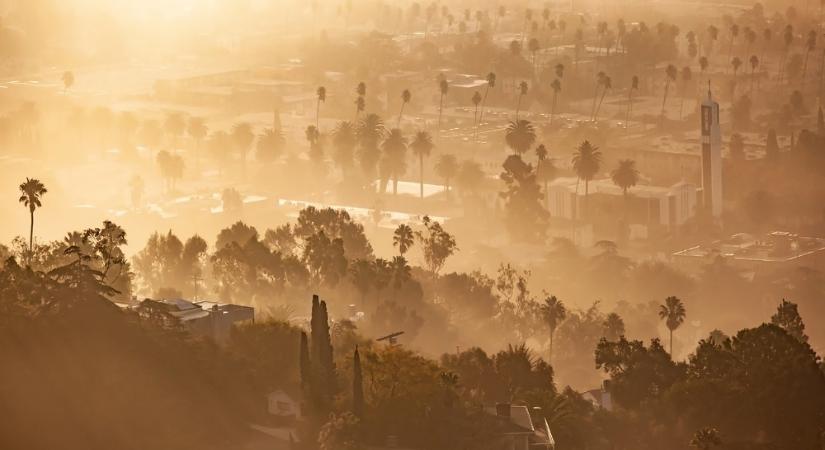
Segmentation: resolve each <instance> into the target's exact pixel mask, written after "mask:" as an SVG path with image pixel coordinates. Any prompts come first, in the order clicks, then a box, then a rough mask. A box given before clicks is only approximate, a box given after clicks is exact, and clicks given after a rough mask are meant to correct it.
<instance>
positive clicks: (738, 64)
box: [730, 56, 742, 98]
mask: <svg viewBox="0 0 825 450" xmlns="http://www.w3.org/2000/svg"><path fill="white" fill-rule="evenodd" d="M730 65H731V66H732V67H733V86H732V90H733V92H732V94H733V95H732V96H733V97H734V98H736V74H737V73H738V72H739V68H740V67H742V60H741V59H739V57H738V56H734V57H733V60H731V62H730Z"/></svg>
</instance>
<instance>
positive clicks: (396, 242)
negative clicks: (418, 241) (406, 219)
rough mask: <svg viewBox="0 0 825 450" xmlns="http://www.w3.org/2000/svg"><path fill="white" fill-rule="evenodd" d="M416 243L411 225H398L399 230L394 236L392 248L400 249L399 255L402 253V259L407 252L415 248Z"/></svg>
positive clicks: (396, 230)
mask: <svg viewBox="0 0 825 450" xmlns="http://www.w3.org/2000/svg"><path fill="white" fill-rule="evenodd" d="M414 242H415V234H414V233H413V230H412V228H410V226H409V225H406V224H403V223H402V224H401V225H398V228H396V229H395V232H394V233H393V234H392V246H393V247H398V253H400V254H401V256H402V257H403V256H404V253H407V250H409V249H410V247H412V246H413V243H414Z"/></svg>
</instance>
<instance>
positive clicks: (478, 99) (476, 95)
mask: <svg viewBox="0 0 825 450" xmlns="http://www.w3.org/2000/svg"><path fill="white" fill-rule="evenodd" d="M471 100H472V102H473V105H475V110H473V141H475V140H476V134H477V133H478V104H479V103H481V94H479V93H478V91H476V92H475V93H474V94H473V98H472V99H471Z"/></svg>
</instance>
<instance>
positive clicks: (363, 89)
mask: <svg viewBox="0 0 825 450" xmlns="http://www.w3.org/2000/svg"><path fill="white" fill-rule="evenodd" d="M355 93H356V94H358V97H357V98H356V99H355V120H358V114H360V113H362V112H364V108H365V107H366V101H365V100H364V98H365V97H366V95H367V85H366V84H365V83H364V82H363V81H361V82H359V83H358V86H357V87H356V88H355Z"/></svg>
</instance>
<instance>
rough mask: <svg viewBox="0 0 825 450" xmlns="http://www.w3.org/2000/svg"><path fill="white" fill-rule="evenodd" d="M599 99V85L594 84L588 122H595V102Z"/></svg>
mask: <svg viewBox="0 0 825 450" xmlns="http://www.w3.org/2000/svg"><path fill="white" fill-rule="evenodd" d="M598 98H599V85H598V84H596V90H595V91H593V106H591V107H590V120H595V116H596V100H597V99H598Z"/></svg>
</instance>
